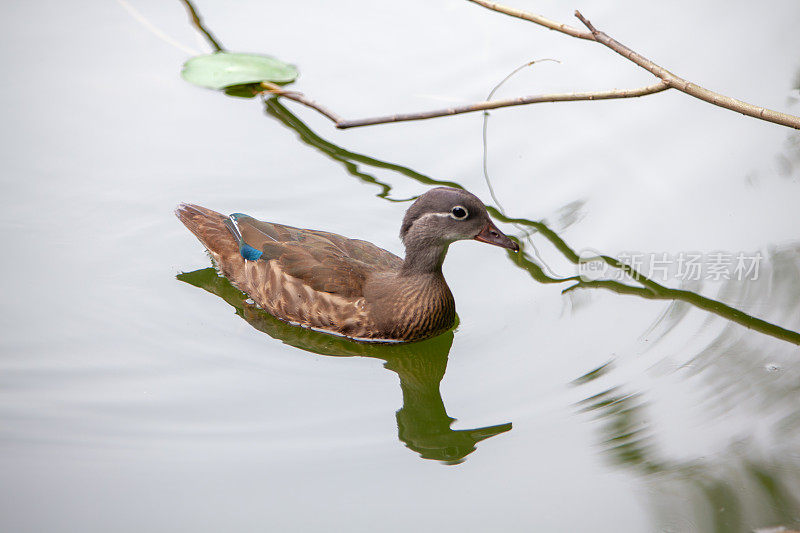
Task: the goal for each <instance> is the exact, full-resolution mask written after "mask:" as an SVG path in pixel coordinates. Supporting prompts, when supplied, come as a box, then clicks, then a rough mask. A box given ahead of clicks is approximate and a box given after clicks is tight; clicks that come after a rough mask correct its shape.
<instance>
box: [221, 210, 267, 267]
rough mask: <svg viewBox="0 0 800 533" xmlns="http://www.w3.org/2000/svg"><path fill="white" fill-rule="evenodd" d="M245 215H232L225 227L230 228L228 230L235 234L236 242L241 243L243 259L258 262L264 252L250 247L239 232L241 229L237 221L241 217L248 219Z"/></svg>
mask: <svg viewBox="0 0 800 533" xmlns="http://www.w3.org/2000/svg"><path fill="white" fill-rule="evenodd" d="M246 216H247V215H245V214H244V213H233V214H232V215H230V217H229V218H228V220H226V221H225V225H226V226H228V229H229V230H230V231H231V233H233V237H234V238H235V239H236V242H237V243H239V253H240V254H242V257H244V258H245V259H247V260H248V261H258V260H259V259H260V258H261V256H262V255H263V253H264V252H262V251H261V250H257V249H255V248H253V247H252V246H250V245H249V244H247V243H245V242H244V240H243V239H242V234H241V233H240V232H239V228H238V226H237V219H238V218H239V217H246Z"/></svg>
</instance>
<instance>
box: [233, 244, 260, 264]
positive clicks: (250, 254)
mask: <svg viewBox="0 0 800 533" xmlns="http://www.w3.org/2000/svg"><path fill="white" fill-rule="evenodd" d="M239 253H240V254H242V257H244V258H245V259H247V260H248V261H257V260H258V259H260V258H261V255H262V254H263V253H264V252H262V251H261V250H256V249H255V248H253V247H252V246H250V245H249V244H245V243H242V244H241V245H240V246H239Z"/></svg>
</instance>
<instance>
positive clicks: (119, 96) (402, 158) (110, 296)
mask: <svg viewBox="0 0 800 533" xmlns="http://www.w3.org/2000/svg"><path fill="white" fill-rule="evenodd" d="M511 5H514V6H516V7H520V8H525V9H529V10H531V11H534V12H541V13H543V14H546V15H548V16H550V17H552V18H554V19H557V20H560V21H565V22H569V23H570V24H572V23H573V22H572V20H574V19H573V18H572V11H573V10H574V9H575V8H580V9H581V10H582V11H583V13H584V14H585V15H586V16H587V17H588V18H590V19H591V20H592V21H593V22H594V23H595V25H597V26H598V27H599V28H600V29H603V30H605V31H606V32H607V33H609V34H611V35H612V36H614V37H616V38H618V39H619V40H620V41H622V42H623V43H625V44H628V45H629V46H631V47H633V48H634V49H636V50H637V51H639V52H640V53H642V54H644V55H645V56H647V57H650V58H652V59H654V60H655V61H657V62H659V63H660V64H662V65H663V66H665V67H667V68H669V69H670V70H672V71H673V72H676V73H677V74H679V75H682V76H684V77H686V78H688V79H690V80H692V81H695V82H697V83H699V84H701V85H704V86H706V87H709V88H711V89H716V90H719V91H721V92H724V93H726V94H729V95H731V96H735V97H738V98H741V99H744V100H747V101H750V102H753V103H757V104H759V105H763V106H766V107H770V108H773V109H779V110H783V111H786V112H789V113H793V114H795V115H796V114H800V93H798V86H800V56H798V50H800V32H798V31H797V26H798V22H800V4H798V3H797V2H793V1H789V0H785V1H779V2H772V3H769V4H768V5H765V6H760V7H759V9H758V10H757V11H756V10H754V8H753V6H752V4H751V3H747V2H741V1H735V2H722V1H721V0H720V1H711V2H705V3H696V2H688V1H679V2H671V3H667V4H665V3H661V4H658V5H642V4H641V3H639V2H632V1H624V2H600V3H592V4H586V5H583V4H570V3H564V2H554V1H543V2H531V1H527V0H520V1H518V2H516V3H513V4H511ZM126 6H127V7H126ZM198 8H199V9H200V11H201V12H202V15H203V16H204V18H205V21H206V23H207V24H208V26H209V28H211V29H212V30H213V32H214V33H215V34H216V35H217V36H218V37H219V39H220V40H221V41H222V42H223V43H224V44H225V46H226V47H227V48H228V49H230V50H237V51H248V52H260V53H269V54H273V55H275V56H277V57H279V58H281V59H284V60H286V61H289V62H291V63H294V64H296V65H298V67H299V69H300V71H301V77H300V79H299V80H298V82H297V83H296V84H295V85H294V86H293V88H295V89H297V90H300V91H303V92H305V93H306V94H307V95H309V96H311V97H312V98H315V99H316V100H319V101H320V102H323V103H324V104H325V105H327V106H329V107H330V108H332V109H334V110H336V111H337V112H338V113H339V114H341V115H343V116H345V117H347V118H358V117H367V116H372V115H383V114H390V113H396V112H406V111H417V110H425V109H435V108H440V107H447V106H450V105H456V104H460V103H468V102H474V101H480V100H482V99H484V98H485V97H486V95H487V93H488V92H489V91H490V90H491V89H492V87H494V86H495V85H496V84H497V83H498V82H499V81H500V80H502V79H503V77H505V76H506V75H507V74H508V73H509V72H511V71H512V70H513V69H514V68H516V67H517V66H519V65H521V64H523V63H525V62H526V61H529V60H532V59H542V58H553V59H557V60H559V61H560V64H559V63H554V62H544V63H539V64H536V65H534V66H533V67H530V68H527V69H524V70H523V71H521V72H520V73H519V74H517V75H516V76H515V77H513V78H512V79H511V80H510V81H508V82H507V83H506V84H505V85H503V87H502V88H501V89H500V90H499V92H498V94H497V96H498V97H510V96H515V95H526V94H535V93H545V92H565V91H567V92H568V91H583V90H603V89H609V88H614V87H617V88H626V87H637V86H643V85H648V84H650V83H652V78H651V77H650V75H649V74H648V73H646V72H645V71H643V70H641V69H638V68H637V67H635V66H634V65H632V64H631V63H629V62H627V61H625V60H624V59H621V58H620V57H619V56H616V55H614V54H613V53H612V52H610V51H609V50H607V49H604V48H603V47H601V46H599V45H596V44H593V43H588V42H583V41H578V40H576V39H571V38H568V37H566V36H563V35H560V34H557V33H554V32H549V31H546V30H544V29H542V28H538V27H536V26H533V25H531V24H529V23H525V22H522V21H519V20H514V19H510V18H508V17H504V16H502V15H499V14H496V13H492V12H489V11H486V10H485V9H483V8H480V7H478V6H475V5H473V4H470V3H468V2H464V1H456V0H450V1H445V2H436V3H430V2H420V1H409V2H402V3H377V4H376V3H374V2H360V1H354V2H312V3H303V4H302V5H300V4H296V3H272V4H270V5H267V4H265V3H263V2H253V1H242V2H235V3H231V2H220V1H216V0H207V1H204V2H201V3H199V4H198ZM575 24H577V21H576V22H575ZM0 25H2V36H3V37H2V39H3V46H2V48H0V55H1V56H2V59H3V64H4V65H5V70H4V83H3V84H2V86H0V94H2V101H3V102H4V104H3V111H2V113H3V121H2V122H3V125H4V128H3V139H2V143H1V144H0V153H2V162H3V173H2V179H3V189H2V190H3V194H2V200H0V201H1V202H2V210H0V227H2V238H3V250H4V251H5V254H4V261H3V262H2V267H1V268H2V294H3V298H2V302H1V303H0V305H2V314H1V315H0V316H1V317H2V319H1V320H2V322H0V324H2V336H1V337H0V347H1V348H0V349H1V350H2V355H1V356H0V479H2V484H1V485H0V491H1V492H0V529H2V531H8V532H34V531H35V532H42V531H47V532H62V531H63V532H66V531H84V532H93V531H98V532H101V531H102V532H107V531H114V532H125V531H136V532H140V531H198V532H199V531H401V530H406V531H481V530H482V531H608V532H617V531H631V532H640V531H672V532H694V531H698V532H704V531H725V532H727V531H735V532H739V531H742V532H744V531H752V530H753V529H757V528H766V527H776V526H786V527H791V528H794V529H798V528H800V415H799V414H798V413H799V412H800V409H798V407H799V406H800V349H799V348H798V346H797V342H796V338H797V337H796V335H797V333H792V332H797V331H798V330H800V298H799V297H798V296H799V295H800V236H799V235H798V227H800V214H798V209H797V195H798V192H800V136H798V134H797V132H795V131H793V130H790V129H787V128H784V127H780V126H776V125H773V124H768V123H765V122H760V121H758V120H755V119H751V118H747V117H743V116H741V115H738V114H736V113H733V112H730V111H725V110H722V109H719V108H716V107H714V106H711V105H708V104H705V103H702V102H699V101H697V100H694V99H692V98H690V97H688V96H686V95H683V94H680V93H677V92H676V93H673V92H668V93H662V94H658V95H653V96H648V97H645V98H641V99H637V100H627V101H608V102H576V103H559V104H543V105H535V106H528V107H520V108H513V109H504V110H497V111H494V112H492V114H491V117H490V119H489V123H488V128H487V139H486V140H487V152H488V158H487V168H488V175H489V177H490V179H491V184H492V186H493V188H494V191H495V194H496V196H497V200H499V202H500V204H501V205H502V208H503V212H504V213H505V215H506V217H503V215H502V213H500V212H498V211H494V213H495V214H497V215H498V217H497V219H498V224H499V225H500V226H501V228H502V229H503V230H504V231H506V232H507V233H509V234H511V235H513V236H515V237H517V238H518V239H520V241H521V244H522V245H523V252H524V255H522V256H513V255H509V254H506V253H505V251H504V250H501V249H499V248H494V247H489V246H486V245H482V244H479V243H475V242H470V243H457V244H455V245H454V246H452V247H451V249H450V253H449V255H448V258H447V261H446V263H445V267H444V268H445V276H446V278H447V280H448V282H449V284H450V287H451V289H452V291H453V293H454V295H455V298H456V302H457V306H458V314H459V319H460V324H459V326H458V328H457V329H456V331H455V332H454V333H452V334H448V335H444V336H442V337H440V338H437V339H434V340H432V341H428V342H426V343H421V344H415V345H409V346H406V347H390V348H386V347H383V348H375V347H364V346H362V345H354V344H353V343H349V342H347V341H341V340H334V339H332V338H330V337H326V336H321V335H314V334H310V333H308V332H304V331H302V330H300V331H298V330H297V329H296V328H291V327H288V326H286V325H284V324H282V323H280V322H277V321H275V320H273V319H271V318H270V317H269V316H266V315H264V314H263V313H262V312H260V311H259V310H258V309H255V308H254V307H252V306H251V305H249V304H248V303H247V301H246V300H245V297H243V296H242V295H241V294H240V293H238V292H237V291H236V290H235V289H233V288H232V287H231V286H230V285H229V284H227V283H226V282H225V281H224V280H223V279H221V278H218V277H217V276H216V274H215V273H214V272H213V271H212V270H209V267H210V263H209V260H208V257H207V256H206V254H205V253H204V251H203V249H202V246H201V245H200V244H199V243H198V242H197V240H196V239H195V238H194V237H193V236H192V235H191V234H190V233H189V232H188V231H186V229H185V228H184V227H183V226H182V225H181V224H180V223H179V222H178V221H177V219H175V217H174V216H173V214H172V210H173V209H174V206H175V205H176V204H177V203H178V202H194V203H199V204H201V205H205V206H208V207H210V208H212V209H215V210H218V211H222V212H245V213H248V214H251V215H253V216H256V217H259V218H263V219H266V220H271V221H275V222H281V223H286V224H291V225H296V226H302V227H309V228H317V229H325V230H328V231H334V232H337V233H340V234H343V235H347V236H351V237H358V238H363V239H366V240H369V241H371V242H374V243H376V244H378V245H379V246H382V247H385V248H386V249H388V250H390V251H392V252H395V253H398V254H399V253H402V248H401V246H400V242H399V240H398V238H397V233H398V230H399V224H400V220H401V219H402V215H403V213H404V211H405V209H406V208H407V207H408V205H409V204H408V203H406V202H402V201H387V200H406V199H409V198H413V197H415V196H416V195H419V194H421V193H423V192H424V191H426V190H428V189H429V188H430V187H431V186H432V185H434V184H436V183H438V182H442V181H445V182H448V183H451V184H457V185H459V186H462V187H464V188H466V189H468V190H470V191H472V192H474V193H476V194H478V195H479V196H480V197H481V198H482V199H483V200H484V201H486V202H487V204H489V205H491V206H494V207H497V202H496V201H495V200H493V199H492V198H491V196H490V194H489V190H488V187H487V183H486V180H485V178H484V175H483V170H482V168H483V160H482V155H483V140H482V126H483V116H482V115H481V114H479V113H478V114H470V115H461V116H457V117H450V118H441V119H436V120H429V121H423V122H412V123H402V124H393V125H384V126H376V127H371V128H363V129H354V130H347V131H339V130H336V129H335V128H334V127H333V126H332V124H331V123H330V122H328V121H327V120H326V119H325V118H323V117H321V116H320V115H318V114H316V113H315V112H313V111H311V110H309V109H306V108H303V107H302V106H299V105H297V104H295V103H293V102H288V101H282V102H276V101H270V102H268V103H267V104H266V106H265V104H264V103H263V102H261V101H260V100H259V99H252V100H245V99H237V98H231V97H227V96H224V95H222V94H220V93H215V92H213V91H207V90H203V89H200V88H197V87H194V86H191V85H189V84H187V83H186V82H184V81H183V80H182V79H181V78H180V76H179V72H180V67H181V65H182V63H183V62H184V61H185V60H186V59H188V58H189V57H191V56H192V55H194V54H196V53H205V52H207V51H208V47H207V45H206V43H205V42H204V41H203V40H202V39H201V38H200V37H199V36H198V34H197V32H196V31H195V29H194V28H193V27H192V26H191V24H190V23H189V21H188V18H187V16H186V12H185V11H184V9H183V7H182V5H181V4H180V3H179V2H177V1H175V2H156V1H152V0H148V1H144V0H128V2H127V3H126V4H123V3H120V2H116V1H107V2H103V3H89V2H85V3H83V2H81V3H78V4H76V3H74V2H52V1H51V2H42V3H11V2H6V3H4V4H3V6H2V17H0ZM509 219H524V220H517V222H516V223H514V224H512V223H509V222H508V220H509ZM504 220H505V221H506V222H504V223H503V221H504ZM526 221H527V222H526ZM595 253H602V254H607V255H608V256H609V257H612V258H617V259H620V260H626V261H628V262H634V263H635V262H636V261H639V262H641V263H642V264H641V265H638V264H637V266H639V267H640V268H639V269H640V270H641V271H642V273H644V274H645V275H647V274H649V275H650V277H651V278H652V279H653V280H654V281H655V282H657V283H658V286H651V287H650V289H649V290H644V291H643V290H642V285H641V284H639V283H637V282H635V281H634V280H632V279H630V278H629V277H626V276H625V275H620V276H618V275H617V274H618V272H617V269H614V268H612V267H608V269H607V271H606V272H605V275H606V278H603V279H606V280H607V281H606V282H605V283H599V284H595V285H592V284H591V283H589V284H585V285H583V286H582V287H579V288H577V289H575V290H572V291H569V292H567V293H565V294H562V291H563V290H564V289H567V288H568V287H570V286H572V285H574V282H557V281H555V280H557V279H560V278H564V277H569V276H575V275H576V274H577V269H578V266H577V265H576V264H575V258H576V257H589V256H592V255H594V254H595ZM715 254H722V255H721V256H716V255H715ZM690 255H693V256H700V259H701V263H702V267H703V269H704V270H703V271H702V272H701V274H700V275H686V272H685V271H684V272H683V275H679V271H678V263H679V262H681V261H683V260H684V259H688V258H689V256H690ZM654 258H655V259H658V260H661V261H662V263H661V264H660V266H663V267H664V268H666V270H658V268H656V269H655V270H653V268H652V267H654V266H655V267H657V266H659V265H656V264H655V263H653V259H654ZM737 258H741V259H742V260H743V261H750V263H751V264H750V265H748V266H752V263H757V266H758V271H757V272H754V271H752V270H750V271H748V272H745V271H744V270H740V271H738V272H737V271H736V270H735V264H736V260H737ZM714 265H717V266H716V267H715V266H714ZM720 265H721V266H720ZM682 266H684V267H685V264H683V263H682ZM714 269H716V270H714ZM715 272H716V274H715ZM726 278H729V279H726ZM615 283H616V284H615ZM622 284H624V286H623V285H622ZM625 287H635V290H633V289H626V288H625ZM659 287H660V288H659ZM674 289H683V290H685V291H688V292H685V293H677V292H675V291H674ZM678 296H680V298H678ZM676 298H678V299H677V300H676ZM703 298H706V299H703ZM722 304H725V305H727V306H729V307H725V305H722ZM730 309H735V310H739V311H741V312H743V313H744V315H741V314H736V312H734V311H731V310H730ZM760 320H761V321H760ZM762 321H763V322H762ZM780 328H784V329H783V330H781V329H780ZM787 330H788V331H787ZM793 339H794V340H793ZM452 419H455V420H452Z"/></svg>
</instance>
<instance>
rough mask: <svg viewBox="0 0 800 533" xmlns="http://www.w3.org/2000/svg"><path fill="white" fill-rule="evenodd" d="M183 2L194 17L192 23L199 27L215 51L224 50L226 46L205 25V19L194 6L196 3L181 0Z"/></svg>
mask: <svg viewBox="0 0 800 533" xmlns="http://www.w3.org/2000/svg"><path fill="white" fill-rule="evenodd" d="M181 2H183V5H185V6H186V11H188V12H189V16H190V17H192V24H194V26H195V27H196V28H197V29H198V31H200V33H202V34H203V35H204V36H205V38H206V40H207V41H208V43H209V44H210V45H211V47H212V48H213V49H214V51H215V52H224V51H225V48H224V47H223V46H222V44H221V43H220V42H219V41H217V40H216V39H215V38H214V36H213V35H211V32H210V31H208V30H207V29H206V27H205V26H204V25H203V20H202V19H201V18H200V15H199V14H198V12H197V10H196V9H195V8H194V5H192V2H191V1H190V0H181Z"/></svg>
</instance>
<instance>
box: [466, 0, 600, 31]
mask: <svg viewBox="0 0 800 533" xmlns="http://www.w3.org/2000/svg"><path fill="white" fill-rule="evenodd" d="M469 1H470V2H472V3H475V4H478V5H479V6H483V7H485V8H487V9H491V10H492V11H497V12H498V13H503V14H505V15H509V16H511V17H515V18H518V19H522V20H527V21H530V22H533V23H534V24H538V25H539V26H544V27H545V28H549V29H551V30H553V31H557V32H561V33H564V34H566V35H569V36H571V37H577V38H578V39H586V40H587V41H594V40H595V38H594V35H593V34H592V32H589V31H585V30H581V29H578V28H573V27H572V26H568V25H567V24H560V23H558V22H556V21H554V20H550V19H548V18H545V17H543V16H541V15H535V14H533V13H528V12H527V11H522V10H521V9H514V8H513V7H508V6H503V5H500V4H497V3H495V2H485V1H484V0H469Z"/></svg>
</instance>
